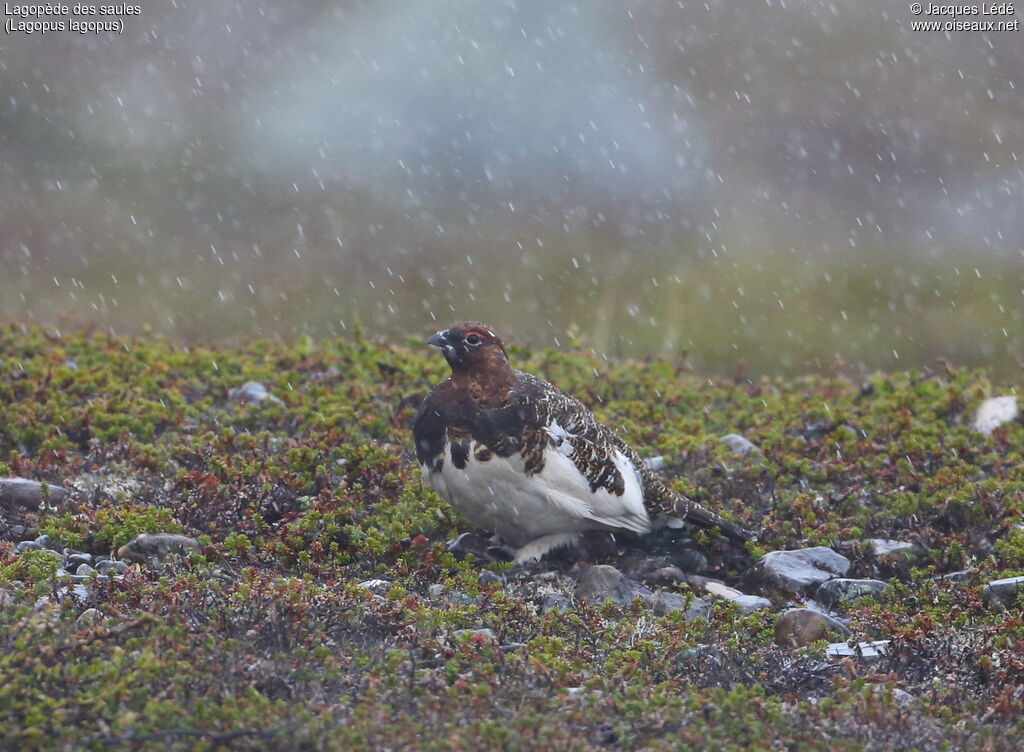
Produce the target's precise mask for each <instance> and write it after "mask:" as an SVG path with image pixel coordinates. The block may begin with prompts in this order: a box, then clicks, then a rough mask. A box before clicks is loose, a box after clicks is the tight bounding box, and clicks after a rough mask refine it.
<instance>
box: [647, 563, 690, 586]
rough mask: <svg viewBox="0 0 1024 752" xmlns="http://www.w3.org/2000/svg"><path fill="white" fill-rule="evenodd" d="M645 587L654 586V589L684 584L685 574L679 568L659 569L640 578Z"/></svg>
mask: <svg viewBox="0 0 1024 752" xmlns="http://www.w3.org/2000/svg"><path fill="white" fill-rule="evenodd" d="M640 579H641V580H642V581H643V582H644V583H645V584H647V585H654V586H655V587H659V586H664V585H676V584H678V583H680V582H686V572H684V571H683V570H682V569H680V568H679V567H675V566H671V565H670V566H667V567H659V568H658V569H655V570H654V571H653V572H648V573H647V574H645V575H643V576H642V577H641V578H640Z"/></svg>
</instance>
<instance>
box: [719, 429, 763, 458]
mask: <svg viewBox="0 0 1024 752" xmlns="http://www.w3.org/2000/svg"><path fill="white" fill-rule="evenodd" d="M719 441H720V442H722V443H723V444H725V445H726V446H727V447H729V451H731V452H732V453H733V454H735V455H736V456H737V457H745V456H747V455H748V454H750V453H751V452H760V451H761V450H760V449H758V448H757V444H755V443H754V442H752V441H750V440H749V439H745V438H744V437H742V436H740V435H739V434H738V433H727V434H726V435H725V436H723V437H721V438H720V439H719Z"/></svg>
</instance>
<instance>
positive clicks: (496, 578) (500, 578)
mask: <svg viewBox="0 0 1024 752" xmlns="http://www.w3.org/2000/svg"><path fill="white" fill-rule="evenodd" d="M476 581H477V582H479V583H480V584H481V585H504V584H505V577H504V575H500V574H498V573H497V572H492V571H491V570H490V569H485V570H483V571H482V572H480V574H479V575H477V578H476Z"/></svg>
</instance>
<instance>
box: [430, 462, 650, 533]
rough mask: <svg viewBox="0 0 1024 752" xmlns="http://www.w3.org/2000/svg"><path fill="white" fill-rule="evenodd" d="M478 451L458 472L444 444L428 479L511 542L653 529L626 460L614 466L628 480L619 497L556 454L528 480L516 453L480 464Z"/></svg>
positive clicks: (474, 519) (469, 515) (462, 511)
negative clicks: (438, 464)
mask: <svg viewBox="0 0 1024 752" xmlns="http://www.w3.org/2000/svg"><path fill="white" fill-rule="evenodd" d="M475 449H476V443H475V442H471V443H470V447H469V455H468V458H467V460H466V464H465V467H463V468H461V469H460V468H457V467H456V466H455V463H454V462H453V461H452V454H451V444H450V443H446V444H445V452H444V463H443V466H442V469H441V472H432V471H431V470H430V469H429V468H428V467H427V466H426V465H424V466H423V474H424V479H425V481H426V482H427V484H428V485H429V486H430V487H431V488H433V490H434V491H436V492H437V493H438V494H440V495H441V496H442V497H443V498H444V499H445V500H446V501H447V502H448V503H449V504H451V505H452V506H453V507H455V509H456V510H457V511H458V512H459V513H460V514H461V515H463V516H464V517H465V518H466V519H468V520H469V521H470V522H472V523H474V524H476V525H478V526H480V527H482V528H484V529H487V530H490V531H492V532H494V533H496V534H497V535H498V537H500V538H501V539H502V540H503V541H505V542H507V543H510V544H512V545H517V546H518V545H524V544H526V543H528V542H529V541H532V540H535V539H537V538H539V537H541V536H545V535H552V534H556V533H576V532H581V531H584V530H595V529H617V528H618V529H625V530H632V531H634V532H639V533H645V532H648V531H649V530H650V521H649V518H648V516H647V511H646V509H645V508H644V505H643V493H642V490H641V485H640V479H639V477H638V476H637V474H636V472H635V471H634V470H633V469H632V467H630V466H629V465H628V460H626V458H625V457H621V458H618V459H617V462H616V464H617V466H618V467H619V469H620V470H621V471H622V472H623V476H624V479H625V492H624V493H623V494H622V495H621V496H618V495H614V494H611V493H610V492H608V491H607V490H606V489H603V488H602V489H598V490H597V491H596V492H595V491H591V490H590V487H589V483H588V482H587V480H586V479H585V478H584V477H583V476H582V474H580V472H579V470H578V469H577V468H576V467H575V465H574V464H573V463H572V461H571V460H570V459H569V458H568V457H567V456H566V455H565V454H564V453H560V452H557V451H555V450H547V451H545V456H544V459H545V462H544V468H543V470H541V471H540V472H539V473H535V474H533V475H527V473H526V467H525V461H524V460H523V458H522V457H521V456H519V455H518V454H514V455H512V456H511V457H499V456H497V455H492V456H491V458H490V459H488V460H485V461H480V460H477V458H476V456H475Z"/></svg>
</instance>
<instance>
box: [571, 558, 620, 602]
mask: <svg viewBox="0 0 1024 752" xmlns="http://www.w3.org/2000/svg"><path fill="white" fill-rule="evenodd" d="M633 597H634V594H633V586H632V585H630V583H629V580H627V579H626V576H625V575H624V574H622V572H620V571H619V570H618V569H616V568H615V567H612V566H608V565H607V564H597V565H595V566H593V567H590V568H589V569H588V570H587V571H586V572H584V573H583V577H581V578H580V581H579V583H578V584H577V585H576V598H577V599H578V600H583V601H589V602H590V603H593V604H595V605H597V604H601V603H604V602H605V601H611V602H612V603H617V604H619V605H620V606H628V605H629V604H630V603H632V602H633Z"/></svg>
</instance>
